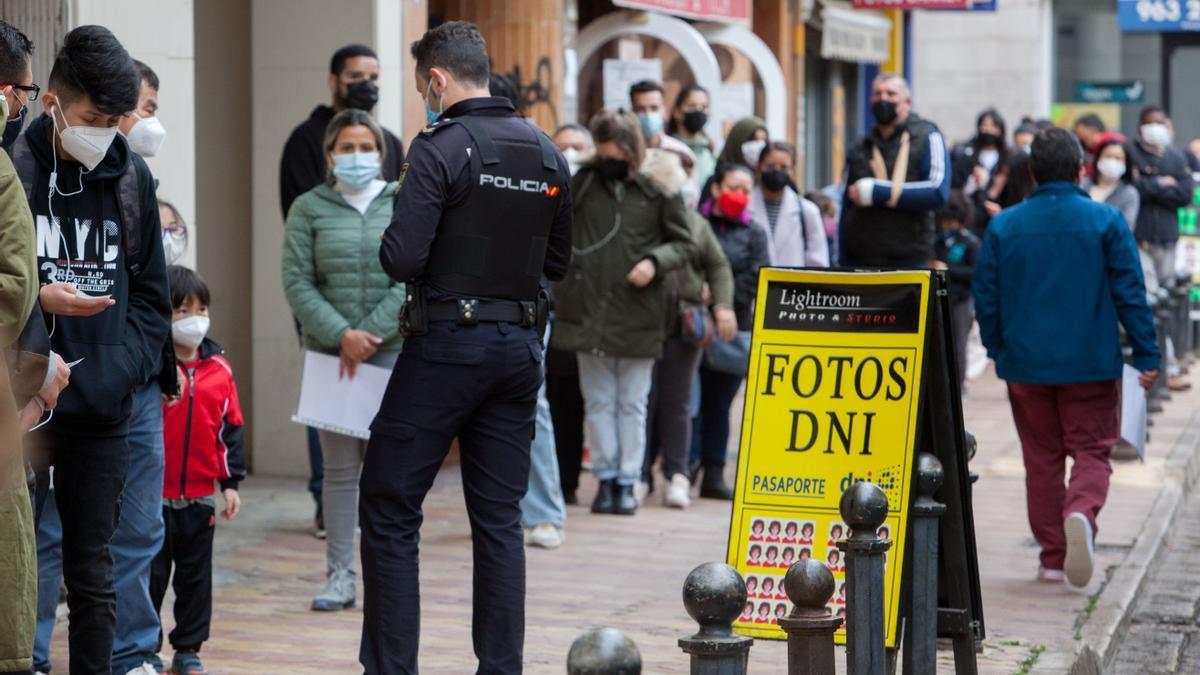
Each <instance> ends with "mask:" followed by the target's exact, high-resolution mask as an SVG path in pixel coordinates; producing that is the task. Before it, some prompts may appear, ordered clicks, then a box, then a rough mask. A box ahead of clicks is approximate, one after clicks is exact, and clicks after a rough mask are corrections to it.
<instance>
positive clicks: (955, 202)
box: [933, 190, 975, 228]
mask: <svg viewBox="0 0 1200 675" xmlns="http://www.w3.org/2000/svg"><path fill="white" fill-rule="evenodd" d="M974 216H975V207H974V206H973V205H972V204H971V200H970V199H968V198H967V196H966V195H965V194H963V191H962V190H951V191H950V198H949V199H947V200H946V205H945V206H944V207H942V208H941V209H938V211H936V212H935V213H934V216H933V217H934V220H935V221H936V222H937V224H938V225H941V224H943V223H951V222H953V223H958V224H959V225H961V226H962V227H964V228H969V227H971V222H972V221H973V220H974Z"/></svg>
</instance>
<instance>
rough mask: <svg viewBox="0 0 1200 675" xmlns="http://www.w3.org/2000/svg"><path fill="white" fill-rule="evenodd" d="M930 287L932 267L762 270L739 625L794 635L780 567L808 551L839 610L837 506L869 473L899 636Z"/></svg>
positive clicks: (748, 420) (745, 431)
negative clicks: (783, 623)
mask: <svg viewBox="0 0 1200 675" xmlns="http://www.w3.org/2000/svg"><path fill="white" fill-rule="evenodd" d="M931 285H932V277H931V273H930V272H928V271H901V272H834V271H808V270H785V269H773V268H767V269H764V270H762V272H761V273H760V276H759V283H758V300H757V311H756V313H755V322H754V329H753V340H752V344H751V348H750V368H749V372H748V376H747V378H748V379H747V382H746V406H745V412H744V414H743V420H742V437H741V448H740V454H739V458H738V472H737V483H736V488H735V492H736V495H735V497H734V504H733V513H732V518H731V521H730V527H729V547H728V562H729V564H730V565H732V566H734V567H736V568H737V569H738V571H739V572H741V574H742V576H743V578H744V579H745V580H746V590H747V600H746V606H745V608H744V609H743V612H742V615H741V616H740V617H739V619H738V621H737V622H736V623H735V629H736V630H737V632H739V633H742V634H745V635H750V636H753V637H759V638H779V639H783V638H785V637H786V635H785V634H784V632H783V630H782V629H780V628H779V626H778V620H779V618H781V617H783V616H786V614H787V613H788V612H790V611H791V606H790V604H789V603H788V600H787V596H786V594H785V593H784V592H783V577H784V574H785V573H786V572H787V569H788V567H790V566H791V564H792V563H793V562H796V561H797V560H800V559H803V558H809V557H811V558H814V559H817V560H820V561H822V562H825V563H826V564H827V565H828V566H829V569H830V570H831V571H832V572H833V573H834V578H835V580H836V583H835V592H834V596H833V598H832V600H831V602H830V605H829V609H830V612H831V613H832V614H834V615H842V614H844V612H845V604H844V603H845V589H844V584H845V577H846V574H845V569H846V568H845V562H844V561H843V560H842V554H841V552H840V551H839V550H838V549H837V546H836V542H837V540H839V539H844V538H846V537H847V536H849V534H850V533H849V532H847V528H846V525H845V523H843V522H842V521H841V515H840V514H839V511H838V503H839V501H840V499H841V496H842V492H843V491H844V490H845V489H846V488H848V487H849V486H850V485H852V484H853V483H855V482H857V481H870V482H872V483H875V484H876V485H878V486H879V487H881V488H883V490H884V492H885V493H886V494H887V498H888V506H889V513H888V518H887V520H886V521H885V522H884V524H883V525H882V526H881V527H880V532H879V534H880V535H881V536H883V537H886V538H890V539H891V540H892V541H893V545H892V548H891V550H890V551H889V552H888V554H887V560H886V568H885V582H884V584H885V588H884V600H885V603H884V604H885V609H884V612H885V618H886V623H887V644H888V645H889V646H892V645H895V644H896V637H897V633H898V631H897V623H898V610H899V607H900V604H901V603H900V589H901V574H902V570H903V563H904V550H905V535H906V531H905V530H906V526H907V514H908V509H909V495H910V492H911V490H910V487H911V486H910V483H911V477H912V474H913V463H914V462H915V458H916V444H917V443H918V441H919V438H920V433H919V428H918V409H919V408H920V403H921V400H922V399H921V393H922V392H921V386H922V373H923V368H924V360H925V348H926V339H925V334H926V327H927V325H928V317H927V313H928V311H929V308H930V307H931V306H932V305H931V303H930V302H929V298H930V295H929V294H930V288H931ZM837 639H838V641H839V642H844V640H845V633H844V630H843V631H839V633H838V636H837Z"/></svg>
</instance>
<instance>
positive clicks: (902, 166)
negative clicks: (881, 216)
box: [870, 131, 909, 208]
mask: <svg viewBox="0 0 1200 675" xmlns="http://www.w3.org/2000/svg"><path fill="white" fill-rule="evenodd" d="M908 146H909V136H908V132H907V131H905V132H904V133H902V134H900V151H899V152H897V153H896V164H895V165H894V166H893V167H892V196H891V199H888V203H887V205H888V206H889V207H891V208H895V207H896V204H897V203H898V202H899V201H900V195H901V194H902V193H903V192H904V179H905V178H907V177H908ZM870 165H871V172H872V173H874V174H875V180H887V179H888V175H887V165H886V164H884V163H883V154H881V153H880V152H879V146H877V145H874V144H872V145H871V162H870Z"/></svg>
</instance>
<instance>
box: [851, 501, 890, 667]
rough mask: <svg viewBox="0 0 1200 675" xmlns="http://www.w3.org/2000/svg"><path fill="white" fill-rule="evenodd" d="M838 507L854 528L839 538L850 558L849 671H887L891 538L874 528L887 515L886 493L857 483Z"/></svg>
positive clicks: (877, 527) (881, 522)
mask: <svg viewBox="0 0 1200 675" xmlns="http://www.w3.org/2000/svg"><path fill="white" fill-rule="evenodd" d="M839 510H840V511H841V513H842V520H843V521H845V522H846V525H848V526H849V527H850V530H851V532H852V534H851V535H850V538H849V539H843V540H842V541H839V542H838V543H837V546H838V548H839V549H841V551H842V553H843V554H844V556H845V560H846V670H847V672H848V673H850V675H883V673H885V672H887V651H886V649H885V642H886V637H887V636H886V628H887V627H886V625H885V623H884V616H883V562H884V560H883V555H884V553H886V552H887V550H888V549H889V548H891V547H892V541H891V540H890V539H880V538H879V535H878V534H877V533H876V530H878V529H879V526H880V525H882V524H883V521H884V520H885V519H886V518H887V514H888V501H887V495H886V494H884V492H883V490H881V489H880V488H879V486H878V485H875V484H874V483H866V482H863V483H855V484H854V485H852V486H850V488H849V489H848V490H846V491H845V492H843V493H842V501H841V504H840V505H839Z"/></svg>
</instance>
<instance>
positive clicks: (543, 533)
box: [526, 523, 567, 548]
mask: <svg viewBox="0 0 1200 675" xmlns="http://www.w3.org/2000/svg"><path fill="white" fill-rule="evenodd" d="M566 540H567V533H566V532H563V531H562V530H560V529H558V528H557V527H555V526H554V525H551V524H550V523H542V524H541V525H534V526H533V529H531V530H529V535H528V536H527V537H526V542H527V543H528V544H529V545H530V546H537V547H538V548H558V547H559V546H562V545H563V542H564V541H566Z"/></svg>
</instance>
